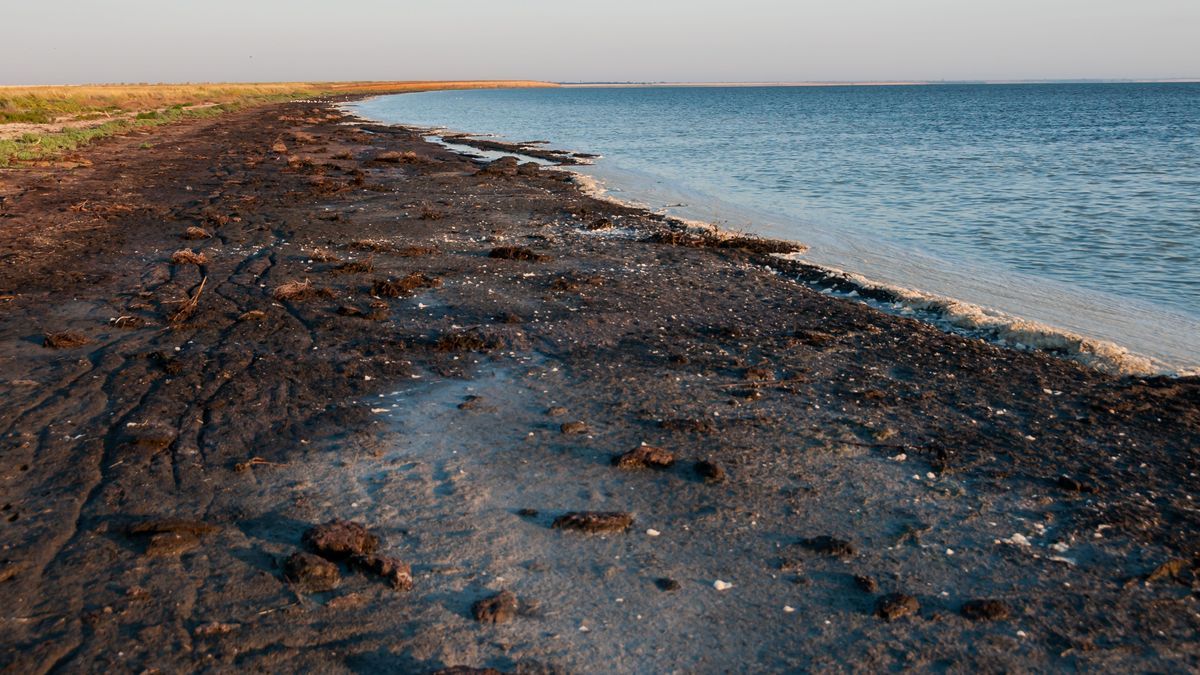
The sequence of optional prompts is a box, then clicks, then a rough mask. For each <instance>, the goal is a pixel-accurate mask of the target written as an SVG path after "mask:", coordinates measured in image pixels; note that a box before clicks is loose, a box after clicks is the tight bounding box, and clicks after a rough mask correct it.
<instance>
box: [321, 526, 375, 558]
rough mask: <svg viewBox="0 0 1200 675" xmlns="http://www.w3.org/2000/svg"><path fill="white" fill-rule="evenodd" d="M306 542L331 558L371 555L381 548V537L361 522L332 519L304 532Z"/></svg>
mask: <svg viewBox="0 0 1200 675" xmlns="http://www.w3.org/2000/svg"><path fill="white" fill-rule="evenodd" d="M304 543H305V544H307V545H308V547H309V548H310V549H312V550H313V551H315V552H316V553H319V554H321V555H322V556H324V557H326V558H329V559H330V560H343V559H345V558H349V557H350V556H352V555H370V554H372V553H374V552H375V549H377V548H379V537H376V536H375V535H373V534H371V533H370V532H368V531H367V528H366V527H364V526H363V525H361V524H359V523H352V522H350V521H346V520H331V521H329V522H328V523H325V524H324V525H317V526H316V527H313V528H311V529H310V530H309V531H307V532H305V533H304Z"/></svg>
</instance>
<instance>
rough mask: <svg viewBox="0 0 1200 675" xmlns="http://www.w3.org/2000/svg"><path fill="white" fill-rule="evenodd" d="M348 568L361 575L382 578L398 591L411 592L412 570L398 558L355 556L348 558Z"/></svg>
mask: <svg viewBox="0 0 1200 675" xmlns="http://www.w3.org/2000/svg"><path fill="white" fill-rule="evenodd" d="M350 567H352V568H354V569H356V570H358V571H360V572H362V573H363V574H374V575H375V576H377V577H382V578H383V579H384V580H385V581H387V582H388V583H390V584H391V585H392V588H394V589H396V590H398V591H410V590H412V587H413V578H412V568H411V567H409V565H408V563H405V562H404V561H402V560H400V559H398V558H389V557H387V556H381V555H356V556H353V557H351V558H350Z"/></svg>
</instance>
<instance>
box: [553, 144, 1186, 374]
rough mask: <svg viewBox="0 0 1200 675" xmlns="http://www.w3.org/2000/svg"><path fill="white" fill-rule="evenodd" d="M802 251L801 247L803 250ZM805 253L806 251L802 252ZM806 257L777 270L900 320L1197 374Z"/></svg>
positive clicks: (695, 225)
mask: <svg viewBox="0 0 1200 675" xmlns="http://www.w3.org/2000/svg"><path fill="white" fill-rule="evenodd" d="M559 170H563V171H568V172H569V173H571V174H573V175H574V177H575V183H576V185H578V186H579V188H580V189H581V190H582V191H583V192H584V193H585V194H587V195H588V196H590V197H593V198H595V199H601V200H604V201H608V202H610V203H614V204H620V205H622V206H632V207H636V208H649V207H648V206H647V205H645V204H639V203H636V202H633V201H626V200H622V199H619V198H617V197H614V196H613V195H612V194H610V193H609V192H608V191H607V190H606V189H605V187H604V185H603V183H602V182H601V181H599V180H598V179H596V178H595V177H593V176H589V175H587V174H583V173H580V172H578V171H572V170H571V169H570V167H559ZM670 220H671V221H672V222H676V223H679V224H682V225H684V226H685V227H687V228H689V229H693V230H700V231H704V232H708V233H712V234H718V235H726V236H730V237H734V236H746V235H745V233H741V232H732V231H728V230H724V229H722V228H720V227H718V226H717V225H714V224H712V223H706V222H703V221H697V220H689V219H685V218H678V217H674V216H672V217H671V218H670ZM801 245H803V244H801ZM806 248H807V247H806ZM803 255H804V252H799V253H784V254H775V256H774V257H775V258H776V259H777V260H778V263H775V264H773V265H772V266H773V267H775V268H776V269H777V270H779V271H781V272H785V273H789V274H790V275H791V276H793V278H795V279H796V280H797V281H800V282H803V283H804V284H805V285H808V286H810V287H814V288H817V289H819V290H822V291H824V292H828V293H830V294H833V295H838V296H840V297H844V298H848V299H854V300H859V301H864V302H867V303H868V304H870V305H872V306H874V307H876V308H878V309H880V310H883V311H886V312H888V313H890V314H895V315H898V316H909V317H912V318H917V319H920V320H922V321H925V322H926V323H930V324H932V325H934V326H936V327H938V328H940V329H942V330H945V331H948V332H952V333H956V334H959V335H964V336H967V337H972V338H978V339H983V340H987V341H988V342H991V343H993V344H997V345H1001V346H1004V347H1008V348H1010V349H1016V350H1019V351H1038V352H1043V353H1047V354H1051V355H1053V356H1056V357H1059V358H1065V359H1068V360H1071V361H1075V362H1077V363H1080V364H1083V365H1085V366H1087V367H1089V368H1094V369H1096V370H1099V371H1101V372H1104V373H1108V374H1110V375H1117V376H1136V377H1147V376H1157V375H1165V376H1170V377H1191V376H1197V375H1200V371H1197V370H1181V369H1177V368H1174V367H1172V366H1170V365H1169V364H1167V363H1163V362H1161V361H1158V360H1156V359H1153V358H1150V357H1147V356H1142V355H1139V354H1135V353H1133V352H1131V351H1130V350H1129V349H1127V348H1125V347H1122V346H1121V345H1119V344H1117V343H1115V342H1110V341H1107V340H1098V339H1094V338H1089V337H1086V336H1083V335H1080V334H1078V333H1074V332H1071V331H1068V330H1065V329H1060V328H1056V327H1054V326H1051V325H1049V324H1045V323H1041V322H1038V321H1031V320H1028V319H1023V318H1020V317H1017V316H1013V315H1011V314H1007V313H1005V312H1001V311H999V310H995V309H991V308H988V307H982V306H980V305H975V304H971V303H968V302H963V301H961V300H957V299H954V298H950V297H946V296H941V295H936V294H932V293H926V292H924V291H919V290H915V289H912V288H906V287H904V286H899V285H895V284H886V283H880V282H876V281H873V280H871V279H868V278H867V277H864V276H862V275H860V274H856V273H854V272H848V271H845V270H841V269H837V268H835V267H829V266H823V265H817V264H814V263H812V262H808V261H806V260H804V259H803Z"/></svg>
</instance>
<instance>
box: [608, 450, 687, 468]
mask: <svg viewBox="0 0 1200 675" xmlns="http://www.w3.org/2000/svg"><path fill="white" fill-rule="evenodd" d="M612 463H613V466H616V467H618V468H621V469H646V468H655V469H665V468H667V467H669V466H671V465H672V464H674V463H675V455H674V454H672V453H671V451H670V450H664V449H663V448H656V447H654V446H653V445H642V446H639V447H636V448H634V449H633V450H630V451H629V452H627V453H625V454H623V455H619V456H617V457H613V460H612Z"/></svg>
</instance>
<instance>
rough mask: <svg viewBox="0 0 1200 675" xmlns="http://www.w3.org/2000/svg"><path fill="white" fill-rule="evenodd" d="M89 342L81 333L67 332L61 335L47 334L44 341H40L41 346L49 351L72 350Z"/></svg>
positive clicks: (89, 339)
mask: <svg viewBox="0 0 1200 675" xmlns="http://www.w3.org/2000/svg"><path fill="white" fill-rule="evenodd" d="M91 342H92V340H91V338H89V337H88V336H86V335H84V334H83V333H77V332H75V331H69V330H67V331H62V332H61V333H47V334H46V337H45V339H43V340H42V346H44V347H49V348H50V349H74V348H76V347H82V346H84V345H87V344H90V343H91Z"/></svg>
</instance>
